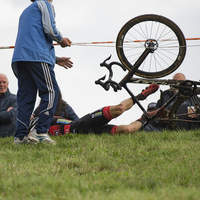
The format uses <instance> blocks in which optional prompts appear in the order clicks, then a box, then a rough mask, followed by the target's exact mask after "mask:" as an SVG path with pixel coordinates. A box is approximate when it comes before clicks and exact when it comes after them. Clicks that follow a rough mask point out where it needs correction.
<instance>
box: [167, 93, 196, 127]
mask: <svg viewBox="0 0 200 200" xmlns="http://www.w3.org/2000/svg"><path fill="white" fill-rule="evenodd" d="M199 108H200V99H199V98H198V96H196V95H194V96H191V97H184V96H182V97H179V98H178V99H177V100H176V101H175V102H174V104H173V106H172V108H171V110H170V113H169V120H170V128H171V129H172V130H182V129H186V130H190V129H197V128H199V125H200V110H199Z"/></svg>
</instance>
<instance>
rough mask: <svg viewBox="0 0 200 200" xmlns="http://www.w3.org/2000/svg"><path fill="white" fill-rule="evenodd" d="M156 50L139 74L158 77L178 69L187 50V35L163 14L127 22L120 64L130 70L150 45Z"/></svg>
mask: <svg viewBox="0 0 200 200" xmlns="http://www.w3.org/2000/svg"><path fill="white" fill-rule="evenodd" d="M149 43H151V46H153V51H152V52H151V53H150V54H149V55H148V56H147V58H146V59H145V60H144V61H143V63H142V64H141V66H140V67H139V69H138V70H137V71H136V73H135V74H136V75H138V76H140V77H145V78H159V77H163V76H166V75H168V74H170V73H172V72H173V71H175V70H176V69H177V68H178V67H179V66H180V64H181V63H182V61H183V59H184V57H185V53H186V42H185V37H184V35H183V33H182V31H181V29H180V28H179V27H178V26H177V25H176V24H175V23H174V22H172V21H171V20H169V19H168V18H166V17H163V16H160V15H153V14H152V15H150V14H147V15H141V16H138V17H135V18H133V19H131V20H130V21H128V22H127V23H126V24H125V25H124V26H123V27H122V28H121V30H120V31H119V33H118V36H117V40H116V51H117V55H118V57H119V60H120V61H121V63H122V64H123V65H124V66H125V67H126V68H127V69H128V70H129V71H131V69H132V68H133V65H134V63H135V62H136V61H137V60H138V58H139V56H140V55H141V54H142V53H143V52H144V50H145V48H149Z"/></svg>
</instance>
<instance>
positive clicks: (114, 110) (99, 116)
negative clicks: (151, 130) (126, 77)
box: [29, 84, 159, 142]
mask: <svg viewBox="0 0 200 200" xmlns="http://www.w3.org/2000/svg"><path fill="white" fill-rule="evenodd" d="M158 88H159V86H158V85H154V84H152V85H150V86H149V87H148V88H146V89H145V90H144V91H143V92H141V93H140V94H139V95H137V96H136V98H137V99H138V100H144V99H145V98H146V97H147V96H148V95H150V94H152V93H154V92H156V91H157V90H158ZM134 103H135V102H133V100H132V98H129V99H126V100H124V101H122V102H121V103H120V104H118V105H115V106H106V107H103V108H101V109H99V110H96V111H95V112H93V113H89V114H87V115H85V116H84V117H82V118H80V119H79V120H77V121H71V120H68V119H65V118H61V117H60V116H55V117H54V119H53V121H52V123H51V127H50V129H49V133H50V135H63V134H67V133H85V134H87V133H95V134H101V133H111V134H118V133H134V132H135V131H137V130H139V129H140V128H141V126H142V124H143V123H144V122H146V121H147V117H146V115H143V116H142V117H141V118H140V119H138V120H136V121H134V122H132V123H130V124H129V125H119V126H117V125H111V124H108V123H109V122H110V120H112V119H113V118H116V117H118V116H120V115H121V114H122V113H123V112H125V111H127V110H129V109H130V108H131V107H132V106H133V105H134ZM155 112H156V111H154V112H153V113H155ZM32 134H34V130H33V131H31V132H30V134H29V140H32V142H37V141H34V137H32V136H31V135H32Z"/></svg>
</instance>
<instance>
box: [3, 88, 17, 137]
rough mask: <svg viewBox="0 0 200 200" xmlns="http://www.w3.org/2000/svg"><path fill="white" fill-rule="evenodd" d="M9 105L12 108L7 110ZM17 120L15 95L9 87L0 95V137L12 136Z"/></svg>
mask: <svg viewBox="0 0 200 200" xmlns="http://www.w3.org/2000/svg"><path fill="white" fill-rule="evenodd" d="M9 107H13V109H12V110H10V111H7V109H8V108H9ZM16 122H17V97H16V95H14V94H11V93H10V91H9V89H7V91H6V93H5V94H4V95H3V96H2V97H0V137H6V136H14V134H15V130H16Z"/></svg>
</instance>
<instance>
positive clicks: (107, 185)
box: [0, 131, 200, 200]
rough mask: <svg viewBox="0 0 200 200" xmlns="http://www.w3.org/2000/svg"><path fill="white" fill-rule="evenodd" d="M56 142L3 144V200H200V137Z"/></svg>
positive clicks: (179, 134) (4, 141)
mask: <svg viewBox="0 0 200 200" xmlns="http://www.w3.org/2000/svg"><path fill="white" fill-rule="evenodd" d="M54 139H55V140H56V141H57V145H55V146H50V145H45V144H38V145H20V146H14V145H13V138H5V139H0V146H1V149H0V199H12V200H13V199H20V200H22V199H48V200H51V199H56V200H57V199H70V200H79V199H81V200H86V199H87V200H90V199H94V200H100V199H103V200H105V199H106V200H114V199H115V200H127V199H131V200H132V199H133V200H147V199H148V200H149V199H152V200H156V199H162V200H182V199H184V200H185V199H187V200H197V199H198V200H199V199H200V132H199V131H191V132H186V131H182V132H167V131H165V132H162V133H153V132H152V133H146V132H137V133H135V134H130V135H118V136H111V135H107V134H104V135H100V136H98V135H94V134H90V135H71V134H70V135H67V136H61V137H54Z"/></svg>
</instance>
